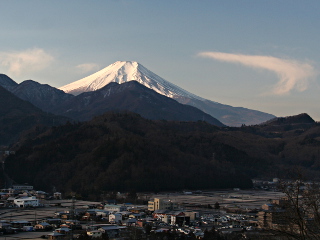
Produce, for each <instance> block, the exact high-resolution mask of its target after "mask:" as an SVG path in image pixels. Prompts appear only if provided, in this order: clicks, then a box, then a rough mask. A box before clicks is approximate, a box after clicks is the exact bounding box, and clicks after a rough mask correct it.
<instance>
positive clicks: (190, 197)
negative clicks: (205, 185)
mask: <svg viewBox="0 0 320 240" xmlns="http://www.w3.org/2000/svg"><path fill="white" fill-rule="evenodd" d="M283 196H284V194H283V193H281V192H272V191H262V190H238V191H236V190H218V191H203V192H202V193H200V194H183V193H160V194H153V195H151V196H150V198H151V199H152V198H162V199H167V200H171V201H173V202H177V203H179V204H181V205H184V204H188V205H193V204H195V205H198V204H202V205H206V204H210V205H211V206H214V204H215V203H216V202H218V203H219V205H220V207H228V208H233V207H237V208H242V209H259V208H260V207H261V205H263V204H265V203H269V199H279V198H281V197H283Z"/></svg>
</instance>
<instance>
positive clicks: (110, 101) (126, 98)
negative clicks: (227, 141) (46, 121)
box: [53, 81, 224, 127]
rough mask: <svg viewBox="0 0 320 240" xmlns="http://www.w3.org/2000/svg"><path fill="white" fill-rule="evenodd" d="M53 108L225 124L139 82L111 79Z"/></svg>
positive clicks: (83, 114)
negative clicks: (96, 88)
mask: <svg viewBox="0 0 320 240" xmlns="http://www.w3.org/2000/svg"><path fill="white" fill-rule="evenodd" d="M53 111H54V112H55V113H57V114H61V115H63V116H68V117H70V118H73V119H78V120H81V121H85V120H90V119H92V117H94V116H97V115H101V114H103V113H105V112H108V111H131V112H135V113H139V114H140V115H141V116H142V117H144V118H147V119H153V120H156V119H163V120H175V121H198V120H202V121H206V122H208V123H210V124H213V125H216V126H219V127H222V126H224V125H223V124H222V123H221V122H220V121H218V120H217V119H215V118H214V117H212V116H211V115H209V114H206V113H204V112H203V111H201V110H199V109H197V108H195V107H192V106H188V105H184V104H181V103H178V102H177V101H175V100H173V99H171V98H168V97H166V96H163V95H161V94H158V93H156V92H155V91H153V90H151V89H149V88H147V87H145V86H143V85H141V84H139V83H138V82H136V81H130V82H125V83H122V84H119V83H115V82H111V83H109V84H107V85H106V86H104V87H103V88H100V89H98V90H96V91H92V92H84V93H82V94H80V95H77V96H75V97H74V98H71V99H70V100H69V101H66V102H65V103H64V104H63V105H58V106H57V108H55V109H53Z"/></svg>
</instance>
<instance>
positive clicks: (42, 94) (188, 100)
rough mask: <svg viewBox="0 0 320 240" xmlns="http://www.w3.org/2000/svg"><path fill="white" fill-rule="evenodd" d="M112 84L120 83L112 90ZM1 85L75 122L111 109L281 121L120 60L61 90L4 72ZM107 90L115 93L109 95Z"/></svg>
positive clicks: (218, 120) (233, 122)
mask: <svg viewBox="0 0 320 240" xmlns="http://www.w3.org/2000/svg"><path fill="white" fill-rule="evenodd" d="M131 81H136V82H138V83H139V84H140V85H141V87H139V86H138V85H137V84H133V85H131V84H128V85H127V83H129V82H131ZM110 83H118V84H117V85H114V84H112V85H110V86H109V84H110ZM119 84H120V85H119ZM123 84H124V86H123V87H122V86H121V85H123ZM0 86H2V87H4V88H5V89H7V90H8V91H10V92H12V93H13V94H14V95H16V96H17V97H19V98H21V99H23V100H26V101H29V102H30V103H32V104H33V105H35V106H36V107H38V108H40V109H42V110H43V111H45V112H50V113H54V114H57V115H63V116H68V117H71V118H73V119H75V120H89V119H91V118H92V117H93V116H96V115H98V114H102V113H104V112H106V111H110V110H128V111H133V112H136V113H139V114H141V115H142V116H143V117H146V118H148V119H164V120H178V121H198V120H203V121H208V122H209V123H211V124H215V125H217V126H224V125H227V126H241V125H242V124H246V125H251V124H258V123H261V122H265V121H267V120H269V119H271V118H274V117H275V116H273V115H271V114H267V113H263V112H259V111H255V110H250V109H246V108H241V107H231V106H228V105H223V104H220V103H216V102H213V101H210V100H206V99H204V98H201V97H198V96H196V95H194V94H192V93H190V92H188V91H185V90H183V89H182V88H180V87H178V86H176V85H174V84H172V83H170V82H168V81H166V80H164V79H163V78H161V77H159V76H158V75H156V74H154V73H153V72H151V71H149V70H148V69H146V68H145V67H143V66H142V65H141V64H139V63H137V62H130V61H127V62H120V61H118V62H115V63H114V64H111V65H110V66H108V67H106V68H104V69H102V70H101V71H99V72H97V73H95V74H92V75H90V76H88V77H86V78H84V79H81V80H79V81H76V82H73V83H70V84H68V85H66V86H63V87H61V88H60V89H57V88H54V87H51V86H49V85H47V84H40V83H38V82H35V81H32V80H26V81H23V82H22V83H20V84H17V83H16V82H15V81H14V80H12V79H11V78H9V77H8V76H6V75H4V74H0ZM106 86H109V87H106ZM116 86H117V87H116ZM129 86H130V87H129ZM143 86H144V87H143ZM106 89H107V90H106ZM106 91H109V93H112V94H111V95H110V94H109V93H108V94H109V95H108V94H107V92H106ZM134 92H135V93H134ZM157 94H158V95H159V96H158V95H157ZM74 95H75V96H74ZM102 95H103V97H102ZM160 95H162V97H161V96H160ZM106 96H108V97H106ZM171 99H174V100H176V101H178V102H179V103H181V104H178V103H177V102H176V101H173V100H171ZM190 106H192V108H191V107H190ZM195 108H197V109H195ZM198 109H200V110H198Z"/></svg>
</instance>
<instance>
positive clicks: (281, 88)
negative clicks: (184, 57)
mask: <svg viewBox="0 0 320 240" xmlns="http://www.w3.org/2000/svg"><path fill="white" fill-rule="evenodd" d="M198 56H201V57H208V58H213V59H215V60H218V61H223V62H232V63H240V64H242V65H245V66H248V67H253V68H262V69H266V70H269V71H272V72H275V73H276V74H277V75H278V77H279V79H280V80H279V82H278V83H277V84H276V85H275V86H274V87H273V89H272V91H271V92H270V93H271V94H275V95H284V94H288V93H290V92H291V91H292V90H297V91H304V90H306V89H307V87H308V81H309V80H310V79H311V78H313V77H314V76H315V75H316V72H315V70H314V67H313V66H312V65H310V64H308V63H302V62H298V61H296V60H289V59H281V58H276V57H271V56H252V55H242V54H231V53H222V52H201V53H199V54H198Z"/></svg>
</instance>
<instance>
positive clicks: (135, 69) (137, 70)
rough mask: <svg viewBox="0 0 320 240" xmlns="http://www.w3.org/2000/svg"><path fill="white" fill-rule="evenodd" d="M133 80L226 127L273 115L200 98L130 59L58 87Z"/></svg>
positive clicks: (78, 88) (89, 87)
mask: <svg viewBox="0 0 320 240" xmlns="http://www.w3.org/2000/svg"><path fill="white" fill-rule="evenodd" d="M132 80H135V81H137V82H139V83H140V84H142V85H144V86H145V87H147V88H150V89H152V90H154V91H155V92H157V93H159V94H162V95H164V96H167V97H170V98H173V99H175V100H176V101H178V102H180V103H182V104H187V105H191V106H194V107H196V108H199V109H200V110H202V111H204V112H205V113H208V114H210V115H211V116H212V117H214V118H217V119H218V120H219V121H221V122H222V123H224V124H225V125H227V126H241V125H242V124H246V125H254V124H258V123H261V122H265V121H267V120H269V119H271V118H274V117H275V116H274V115H271V114H268V113H264V112H260V111H256V110H251V109H246V108H242V107H232V106H228V105H224V104H220V103H217V102H214V101H211V100H207V99H204V98H201V97H199V96H197V95H194V94H192V93H190V92H188V91H186V90H184V89H182V88H180V87H178V86H176V85H175V84H172V83H170V82H168V81H166V80H164V79H163V78H161V77H160V76H158V75H156V74H155V73H153V72H151V71H150V70H148V69H147V68H145V67H144V66H142V65H141V64H139V63H137V62H132V61H123V62H121V61H118V62H115V63H113V64H111V65H109V66H108V67H106V68H104V69H102V70H100V71H98V72H96V73H94V74H92V75H90V76H88V77H85V78H83V79H80V80H78V81H76V82H73V83H70V84H68V85H65V86H63V87H60V88H59V89H61V90H63V91H64V92H66V93H71V94H73V95H79V94H81V93H83V92H91V91H96V90H98V89H101V88H103V87H104V86H106V85H107V84H109V83H111V82H116V83H119V84H121V83H125V82H129V81H132Z"/></svg>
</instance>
